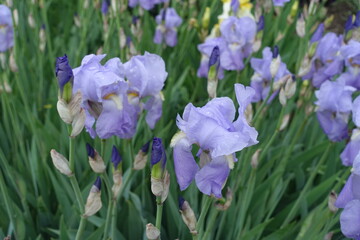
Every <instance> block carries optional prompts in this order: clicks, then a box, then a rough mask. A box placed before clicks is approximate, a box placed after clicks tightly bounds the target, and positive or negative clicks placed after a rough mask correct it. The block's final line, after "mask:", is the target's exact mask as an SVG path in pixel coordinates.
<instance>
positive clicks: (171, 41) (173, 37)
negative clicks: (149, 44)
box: [165, 29, 177, 47]
mask: <svg viewBox="0 0 360 240" xmlns="http://www.w3.org/2000/svg"><path fill="white" fill-rule="evenodd" d="M165 42H166V44H167V45H168V46H170V47H175V45H176V43H177V31H176V29H169V30H168V31H166V33H165Z"/></svg>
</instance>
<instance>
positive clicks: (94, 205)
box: [84, 177, 102, 217]
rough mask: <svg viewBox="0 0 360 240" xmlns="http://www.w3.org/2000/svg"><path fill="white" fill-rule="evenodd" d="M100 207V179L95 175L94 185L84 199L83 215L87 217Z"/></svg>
mask: <svg viewBox="0 0 360 240" xmlns="http://www.w3.org/2000/svg"><path fill="white" fill-rule="evenodd" d="M101 207H102V202H101V179H100V177H97V179H96V181H95V183H94V185H93V186H92V187H91V189H90V193H89V196H88V198H87V200H86V205H85V213H84V217H89V216H92V215H94V214H95V213H97V212H98V211H99V210H100V209H101Z"/></svg>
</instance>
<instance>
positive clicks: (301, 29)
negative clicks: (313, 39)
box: [296, 15, 305, 38]
mask: <svg viewBox="0 0 360 240" xmlns="http://www.w3.org/2000/svg"><path fill="white" fill-rule="evenodd" d="M296 33H297V35H298V36H299V37H301V38H303V37H304V36H305V19H304V16H303V15H301V16H300V17H299V18H298V20H297V22H296Z"/></svg>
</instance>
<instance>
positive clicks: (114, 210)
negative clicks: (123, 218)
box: [111, 199, 117, 240]
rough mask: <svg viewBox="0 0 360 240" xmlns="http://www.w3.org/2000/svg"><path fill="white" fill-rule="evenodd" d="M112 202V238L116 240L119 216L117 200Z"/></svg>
mask: <svg viewBox="0 0 360 240" xmlns="http://www.w3.org/2000/svg"><path fill="white" fill-rule="evenodd" d="M112 203H113V208H112V214H111V239H113V240H115V239H116V238H115V229H116V217H117V209H116V200H115V199H113V201H112Z"/></svg>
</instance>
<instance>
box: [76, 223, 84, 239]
mask: <svg viewBox="0 0 360 240" xmlns="http://www.w3.org/2000/svg"><path fill="white" fill-rule="evenodd" d="M85 225H86V217H81V220H80V225H79V229H78V231H77V233H76V238H75V240H80V239H83V238H82V234H83V232H84V230H85Z"/></svg>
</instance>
